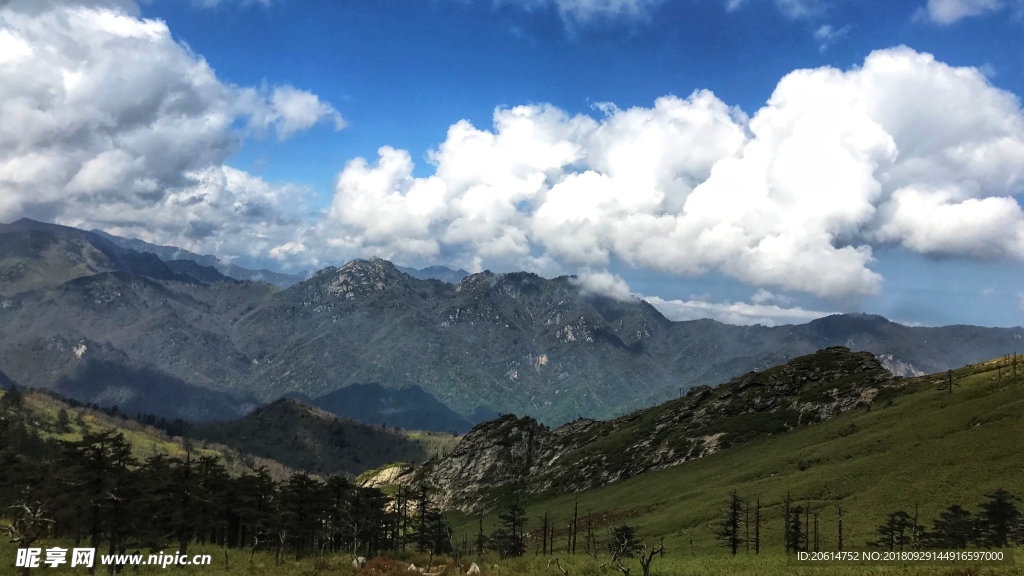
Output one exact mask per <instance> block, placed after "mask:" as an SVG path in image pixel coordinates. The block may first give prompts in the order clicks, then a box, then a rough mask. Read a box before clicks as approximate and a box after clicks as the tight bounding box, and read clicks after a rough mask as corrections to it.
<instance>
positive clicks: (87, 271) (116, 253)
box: [0, 219, 177, 296]
mask: <svg viewBox="0 0 1024 576" xmlns="http://www.w3.org/2000/svg"><path fill="white" fill-rule="evenodd" d="M114 271H120V272H127V273H129V274H135V275H139V276H146V277H149V278H154V279H159V280H173V279H176V278H177V276H176V275H175V273H174V271H172V270H171V269H170V268H168V267H167V266H166V265H165V264H164V263H163V262H162V261H161V260H160V259H159V258H157V257H156V256H154V255H152V254H146V253H140V252H136V251H134V250H128V249H125V248H121V247H119V246H117V245H115V244H113V243H111V242H110V241H108V240H106V239H105V238H103V237H102V236H99V235H97V234H93V233H91V232H85V231H82V230H78V229H76V228H70V227H67V226H58V225H55V224H43V223H41V222H36V221H34V220H28V219H22V220H18V221H17V222H13V223H10V224H0V296H10V295H13V294H17V293H19V292H26V291H30V290H36V289H40V288H52V287H55V286H58V285H60V284H62V283H64V282H67V281H69V280H74V279H76V278H82V277H85V276H91V275H94V274H98V273H101V272H114Z"/></svg>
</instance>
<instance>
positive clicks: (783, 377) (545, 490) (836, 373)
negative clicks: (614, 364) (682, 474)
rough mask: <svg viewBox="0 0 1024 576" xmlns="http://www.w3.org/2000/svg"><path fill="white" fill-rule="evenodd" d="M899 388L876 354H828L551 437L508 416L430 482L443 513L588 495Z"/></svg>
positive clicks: (464, 443) (477, 431) (426, 471)
mask: <svg viewBox="0 0 1024 576" xmlns="http://www.w3.org/2000/svg"><path fill="white" fill-rule="evenodd" d="M892 385H893V377H892V374H891V373H890V372H889V371H888V370H886V369H885V368H883V367H882V365H881V363H880V362H879V361H878V360H877V359H876V358H875V357H874V356H872V355H871V354H870V353H867V352H851V351H850V350H849V349H848V348H844V347H833V348H827V349H825V350H821V351H819V352H817V353H815V354H811V355H808V356H802V357H799V358H796V359H793V360H791V361H789V362H787V363H786V364H784V365H782V366H778V367H775V368H771V369H769V370H766V371H764V372H751V373H749V374H746V375H744V376H741V377H739V378H736V379H734V380H731V381H730V382H727V383H725V384H721V385H719V386H715V387H713V388H712V387H709V386H698V387H696V388H693V389H691V390H690V392H689V393H688V394H687V395H686V396H685V397H683V398H679V399H676V400H671V401H669V402H666V403H665V404H662V405H660V406H656V407H654V408H648V409H645V410H640V411H637V412H633V413H631V414H627V415H625V416H622V417H620V418H616V419H615V420H611V421H606V422H599V421H595V420H587V419H581V420H576V421H573V422H571V423H569V424H565V425H564V426H561V427H559V428H558V429H556V430H553V431H551V430H549V429H548V428H547V427H546V426H543V425H542V424H540V423H538V422H537V421H536V420H534V419H533V418H529V417H526V418H517V417H516V416H513V415H508V416H505V417H502V418H499V419H498V420H495V421H492V422H486V423H483V424H480V425H478V426H477V427H475V428H474V429H473V430H472V431H471V432H470V433H469V434H467V435H466V436H465V437H464V438H463V439H462V440H461V441H460V442H459V445H458V446H457V447H456V448H455V450H453V451H452V452H451V454H449V455H448V456H446V457H445V458H443V459H440V460H438V461H434V462H430V463H428V464H426V465H425V466H424V467H423V468H422V475H423V477H424V478H425V479H426V480H427V482H428V483H429V484H430V485H432V486H434V487H436V488H437V490H438V492H439V494H438V496H436V498H437V501H438V502H440V503H441V505H442V507H444V508H446V509H447V508H456V509H459V510H462V511H464V512H467V513H471V512H473V511H475V510H478V509H480V508H481V507H486V505H487V504H492V503H493V501H494V500H496V499H499V498H501V497H502V496H505V495H507V494H508V493H509V492H510V491H512V490H514V491H515V492H516V493H517V494H519V495H534V496H536V495H540V494H552V493H559V492H581V491H584V490H588V489H592V488H596V487H599V486H603V485H606V484H611V483H614V482H618V481H621V480H625V479H627V478H630V477H633V476H637V475H639V474H643V473H646V472H650V471H653V470H660V469H663V468H668V467H671V466H676V465H679V464H681V463H683V462H688V461H691V460H695V459H699V458H704V457H706V456H708V455H711V454H714V453H716V452H718V451H719V450H723V449H725V448H728V447H730V446H733V445H737V444H740V443H743V442H747V441H749V440H751V439H753V438H757V437H760V436H765V435H771V434H779V433H783V432H786V431H789V430H793V429H796V428H799V427H801V426H807V425H810V424H814V423H816V422H821V421H824V420H828V419H830V418H834V417H835V416H837V415H839V414H841V413H843V412H847V411H849V410H852V409H854V408H857V407H862V406H868V405H870V404H871V403H872V402H874V401H875V399H876V398H877V397H879V396H880V395H884V394H885V392H886V391H887V390H888V389H889V387H891V386H892Z"/></svg>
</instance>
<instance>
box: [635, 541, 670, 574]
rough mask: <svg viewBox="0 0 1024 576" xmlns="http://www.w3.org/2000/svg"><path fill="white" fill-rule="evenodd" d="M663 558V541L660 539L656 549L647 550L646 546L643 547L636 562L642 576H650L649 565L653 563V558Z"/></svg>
mask: <svg viewBox="0 0 1024 576" xmlns="http://www.w3.org/2000/svg"><path fill="white" fill-rule="evenodd" d="M659 555H660V556H662V557H664V556H665V540H664V539H662V540H661V542H659V543H658V547H657V548H652V549H651V550H648V549H647V545H646V544H645V545H644V549H643V550H642V551H641V552H640V556H639V558H638V560H639V561H640V569H641V570H643V573H644V574H643V576H651V563H652V562H654V557H655V556H659Z"/></svg>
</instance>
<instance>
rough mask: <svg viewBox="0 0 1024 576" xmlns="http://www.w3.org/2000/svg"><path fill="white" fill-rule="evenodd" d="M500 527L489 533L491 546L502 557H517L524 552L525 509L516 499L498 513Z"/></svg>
mask: <svg viewBox="0 0 1024 576" xmlns="http://www.w3.org/2000/svg"><path fill="white" fill-rule="evenodd" d="M498 521H499V522H500V524H501V527H500V528H499V529H498V530H496V531H495V532H494V534H492V535H491V541H492V546H493V548H494V549H495V550H497V552H498V554H499V555H500V556H501V558H502V559H504V558H518V557H520V556H522V555H523V554H524V553H526V538H525V531H526V510H525V509H524V508H523V507H522V505H521V504H520V503H519V501H518V500H516V501H514V502H512V503H511V504H509V507H508V509H506V510H505V512H503V513H502V514H499V515H498Z"/></svg>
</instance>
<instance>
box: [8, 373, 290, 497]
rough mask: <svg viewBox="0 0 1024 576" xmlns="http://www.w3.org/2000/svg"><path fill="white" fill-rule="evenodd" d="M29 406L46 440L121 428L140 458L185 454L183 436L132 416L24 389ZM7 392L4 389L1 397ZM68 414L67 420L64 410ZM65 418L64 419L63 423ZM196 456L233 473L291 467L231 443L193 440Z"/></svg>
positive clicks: (283, 471) (274, 472)
mask: <svg viewBox="0 0 1024 576" xmlns="http://www.w3.org/2000/svg"><path fill="white" fill-rule="evenodd" d="M20 392H21V393H22V394H23V395H24V399H25V405H24V409H23V410H22V411H21V413H20V417H22V418H23V419H24V422H25V424H26V427H27V428H28V429H30V430H33V431H35V432H37V433H38V434H39V435H40V436H41V437H42V438H44V439H51V440H60V441H66V442H76V441H78V440H81V439H82V436H83V435H84V434H89V433H97V432H101V431H105V430H117V431H119V432H121V433H122V434H124V436H125V438H126V439H127V440H128V442H129V443H130V444H131V446H132V455H133V456H134V457H135V458H136V459H137V460H139V461H143V460H145V459H146V458H149V457H150V456H156V455H164V456H170V457H180V458H184V457H185V442H186V441H187V440H185V439H183V438H180V437H170V436H168V435H167V434H166V433H164V432H163V431H161V430H159V429H157V428H154V427H152V426H146V425H143V424H140V423H139V422H136V421H134V420H131V419H126V418H120V417H117V416H111V415H109V414H106V413H104V412H100V411H97V410H92V409H89V408H85V407H81V406H72V405H70V404H68V403H66V402H64V401H62V400H60V399H58V398H56V397H54V396H52V395H50V394H47V393H44V392H36V391H32V390H25V389H21V390H20ZM8 393H9V392H5V391H3V390H0V398H2V397H3V396H4V395H5V394H8ZM62 412H63V413H64V414H65V415H66V419H64V417H62V416H61V413H62ZM62 420H63V422H62ZM188 441H189V442H191V444H192V454H193V457H194V458H201V457H203V456H214V457H216V458H218V459H219V460H220V461H221V462H223V463H224V465H225V467H226V468H227V469H228V471H229V472H231V473H232V474H241V473H242V472H244V471H247V470H252V469H253V467H256V466H266V467H267V469H268V471H269V472H270V474H271V476H272V477H274V478H276V479H281V478H286V477H287V476H288V475H290V474H291V470H289V469H288V468H287V467H285V466H282V465H281V464H279V463H277V462H275V461H272V460H269V459H266V458H261V457H258V456H250V455H248V454H241V453H239V452H238V451H235V450H232V449H230V448H228V447H227V446H223V445H217V444H214V443H207V442H205V441H202V440H199V441H191V440H188Z"/></svg>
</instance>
